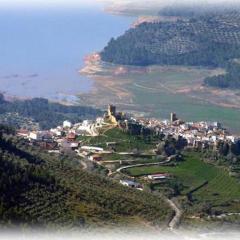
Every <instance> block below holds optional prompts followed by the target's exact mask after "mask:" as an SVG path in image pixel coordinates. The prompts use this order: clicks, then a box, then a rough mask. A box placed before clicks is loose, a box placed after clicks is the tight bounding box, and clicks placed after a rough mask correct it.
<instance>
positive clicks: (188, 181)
mask: <svg viewBox="0 0 240 240" xmlns="http://www.w3.org/2000/svg"><path fill="white" fill-rule="evenodd" d="M159 172H167V173H170V174H172V175H173V176H174V177H176V178H177V179H178V180H179V181H180V182H182V183H183V185H184V190H183V191H182V192H181V194H182V195H184V194H186V193H188V192H189V191H191V190H193V189H195V188H197V187H198V186H200V185H201V184H203V183H204V182H206V181H207V182H208V184H207V185H205V186H203V187H202V188H200V189H199V190H197V191H196V192H194V193H193V197H194V198H195V199H196V200H197V201H205V202H211V203H214V204H222V203H224V202H227V201H232V200H240V182H239V180H237V179H236V178H233V177H230V176H229V174H228V172H227V171H226V170H224V169H222V168H219V167H216V166H214V165H210V164H208V163H204V162H203V161H201V160H200V157H199V155H197V154H187V155H186V156H185V161H184V162H182V163H180V164H179V165H177V166H176V167H170V166H166V167H164V166H153V167H136V168H131V169H128V170H127V173H128V174H130V175H131V176H134V177H139V176H142V175H147V174H153V173H159ZM239 210H240V209H239Z"/></svg>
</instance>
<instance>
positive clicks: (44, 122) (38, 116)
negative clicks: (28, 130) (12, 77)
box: [0, 94, 102, 129]
mask: <svg viewBox="0 0 240 240" xmlns="http://www.w3.org/2000/svg"><path fill="white" fill-rule="evenodd" d="M16 114H17V117H16ZM101 114H102V111H101V110H99V109H94V108H92V107H86V106H66V105H62V104H59V103H53V102H50V101H48V100H47V99H43V98H34V99H30V100H25V101H20V100H15V101H11V102H9V101H6V100H5V99H4V97H3V95H1V94H0V123H2V124H7V125H12V126H14V127H18V128H21V127H23V125H26V122H27V119H28V121H29V126H28V127H30V123H31V122H33V123H34V124H33V125H36V124H38V125H39V127H40V128H41V129H49V128H52V127H56V126H58V125H59V124H62V122H63V121H65V120H66V119H68V120H70V121H72V122H77V121H80V120H82V119H86V118H89V119H92V118H95V117H96V116H97V115H101ZM17 118H18V119H17ZM24 127H27V126H24Z"/></svg>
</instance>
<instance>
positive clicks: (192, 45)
mask: <svg viewBox="0 0 240 240" xmlns="http://www.w3.org/2000/svg"><path fill="white" fill-rule="evenodd" d="M239 46H240V13H239V12H224V13H218V14H206V15H203V16H197V17H194V18H191V19H188V20H178V21H176V22H159V23H143V24H140V25H139V26H137V27H136V28H131V29H130V30H128V31H127V32H126V33H125V34H124V35H122V36H120V37H118V38H117V39H111V41H110V42H109V43H108V45H107V46H106V47H105V48H104V50H103V51H102V52H101V57H102V60H103V61H106V62H111V63H116V64H124V65H140V66H145V65H151V64H169V65H198V66H199V65H200V66H212V67H216V66H225V64H226V63H227V61H228V60H230V59H233V58H239V57H240V50H239V49H240V48H239Z"/></svg>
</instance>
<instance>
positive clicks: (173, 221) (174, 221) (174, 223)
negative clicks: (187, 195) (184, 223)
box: [108, 157, 183, 231]
mask: <svg viewBox="0 0 240 240" xmlns="http://www.w3.org/2000/svg"><path fill="white" fill-rule="evenodd" d="M172 159H173V157H169V158H168V159H167V160H166V161H163V162H157V163H142V164H134V165H129V166H123V167H120V168H118V169H117V170H116V171H115V172H109V175H108V176H109V177H110V176H112V175H113V174H115V173H121V171H122V170H124V169H129V168H134V167H145V166H156V165H165V164H167V163H170V162H171V161H172ZM162 198H163V199H164V200H165V201H166V202H167V204H168V205H169V206H170V207H171V209H172V210H173V211H174V213H175V214H174V216H173V218H172V219H171V221H170V222H169V224H168V228H169V230H171V231H173V230H174V229H175V228H177V227H178V226H179V224H180V221H181V218H182V214H183V211H182V210H181V209H180V208H179V207H178V206H177V205H176V203H175V202H174V201H173V200H172V199H169V198H166V197H165V196H162Z"/></svg>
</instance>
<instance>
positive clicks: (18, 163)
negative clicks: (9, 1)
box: [0, 126, 172, 228]
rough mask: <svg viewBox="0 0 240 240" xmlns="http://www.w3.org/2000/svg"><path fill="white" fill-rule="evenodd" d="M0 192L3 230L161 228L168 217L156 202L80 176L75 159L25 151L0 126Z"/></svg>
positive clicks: (111, 183) (89, 175) (101, 180)
mask: <svg viewBox="0 0 240 240" xmlns="http://www.w3.org/2000/svg"><path fill="white" fill-rule="evenodd" d="M0 191H1V198H0V223H1V225H3V226H15V225H20V226H22V225H23V224H25V226H36V225H37V226H40V227H47V226H48V227H51V226H64V227H65V228H79V227H95V226H105V227H107V226H117V225H118V226H119V225H121V224H130V223H132V224H139V223H141V224H143V223H148V224H156V225H158V226H160V225H161V226H166V223H167V221H168V220H169V219H170V215H171V214H172V212H171V210H170V209H169V207H168V206H167V205H166V203H165V202H164V201H163V200H162V199H161V198H160V197H155V196H153V195H151V194H149V193H147V192H141V191H139V190H132V189H130V188H126V187H124V186H121V185H119V184H118V183H115V182H114V181H112V180H108V179H106V178H105V177H103V176H100V175H98V174H96V173H88V172H86V171H83V170H82V169H81V164H80V162H79V159H78V158H76V157H74V156H72V157H70V156H68V157H67V156H64V155H59V156H57V155H51V154H49V153H47V152H44V151H42V150H40V149H38V148H36V147H33V146H29V145H27V144H26V142H25V140H20V139H17V138H16V137H15V136H14V130H13V129H11V128H8V127H4V126H1V127H0Z"/></svg>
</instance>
